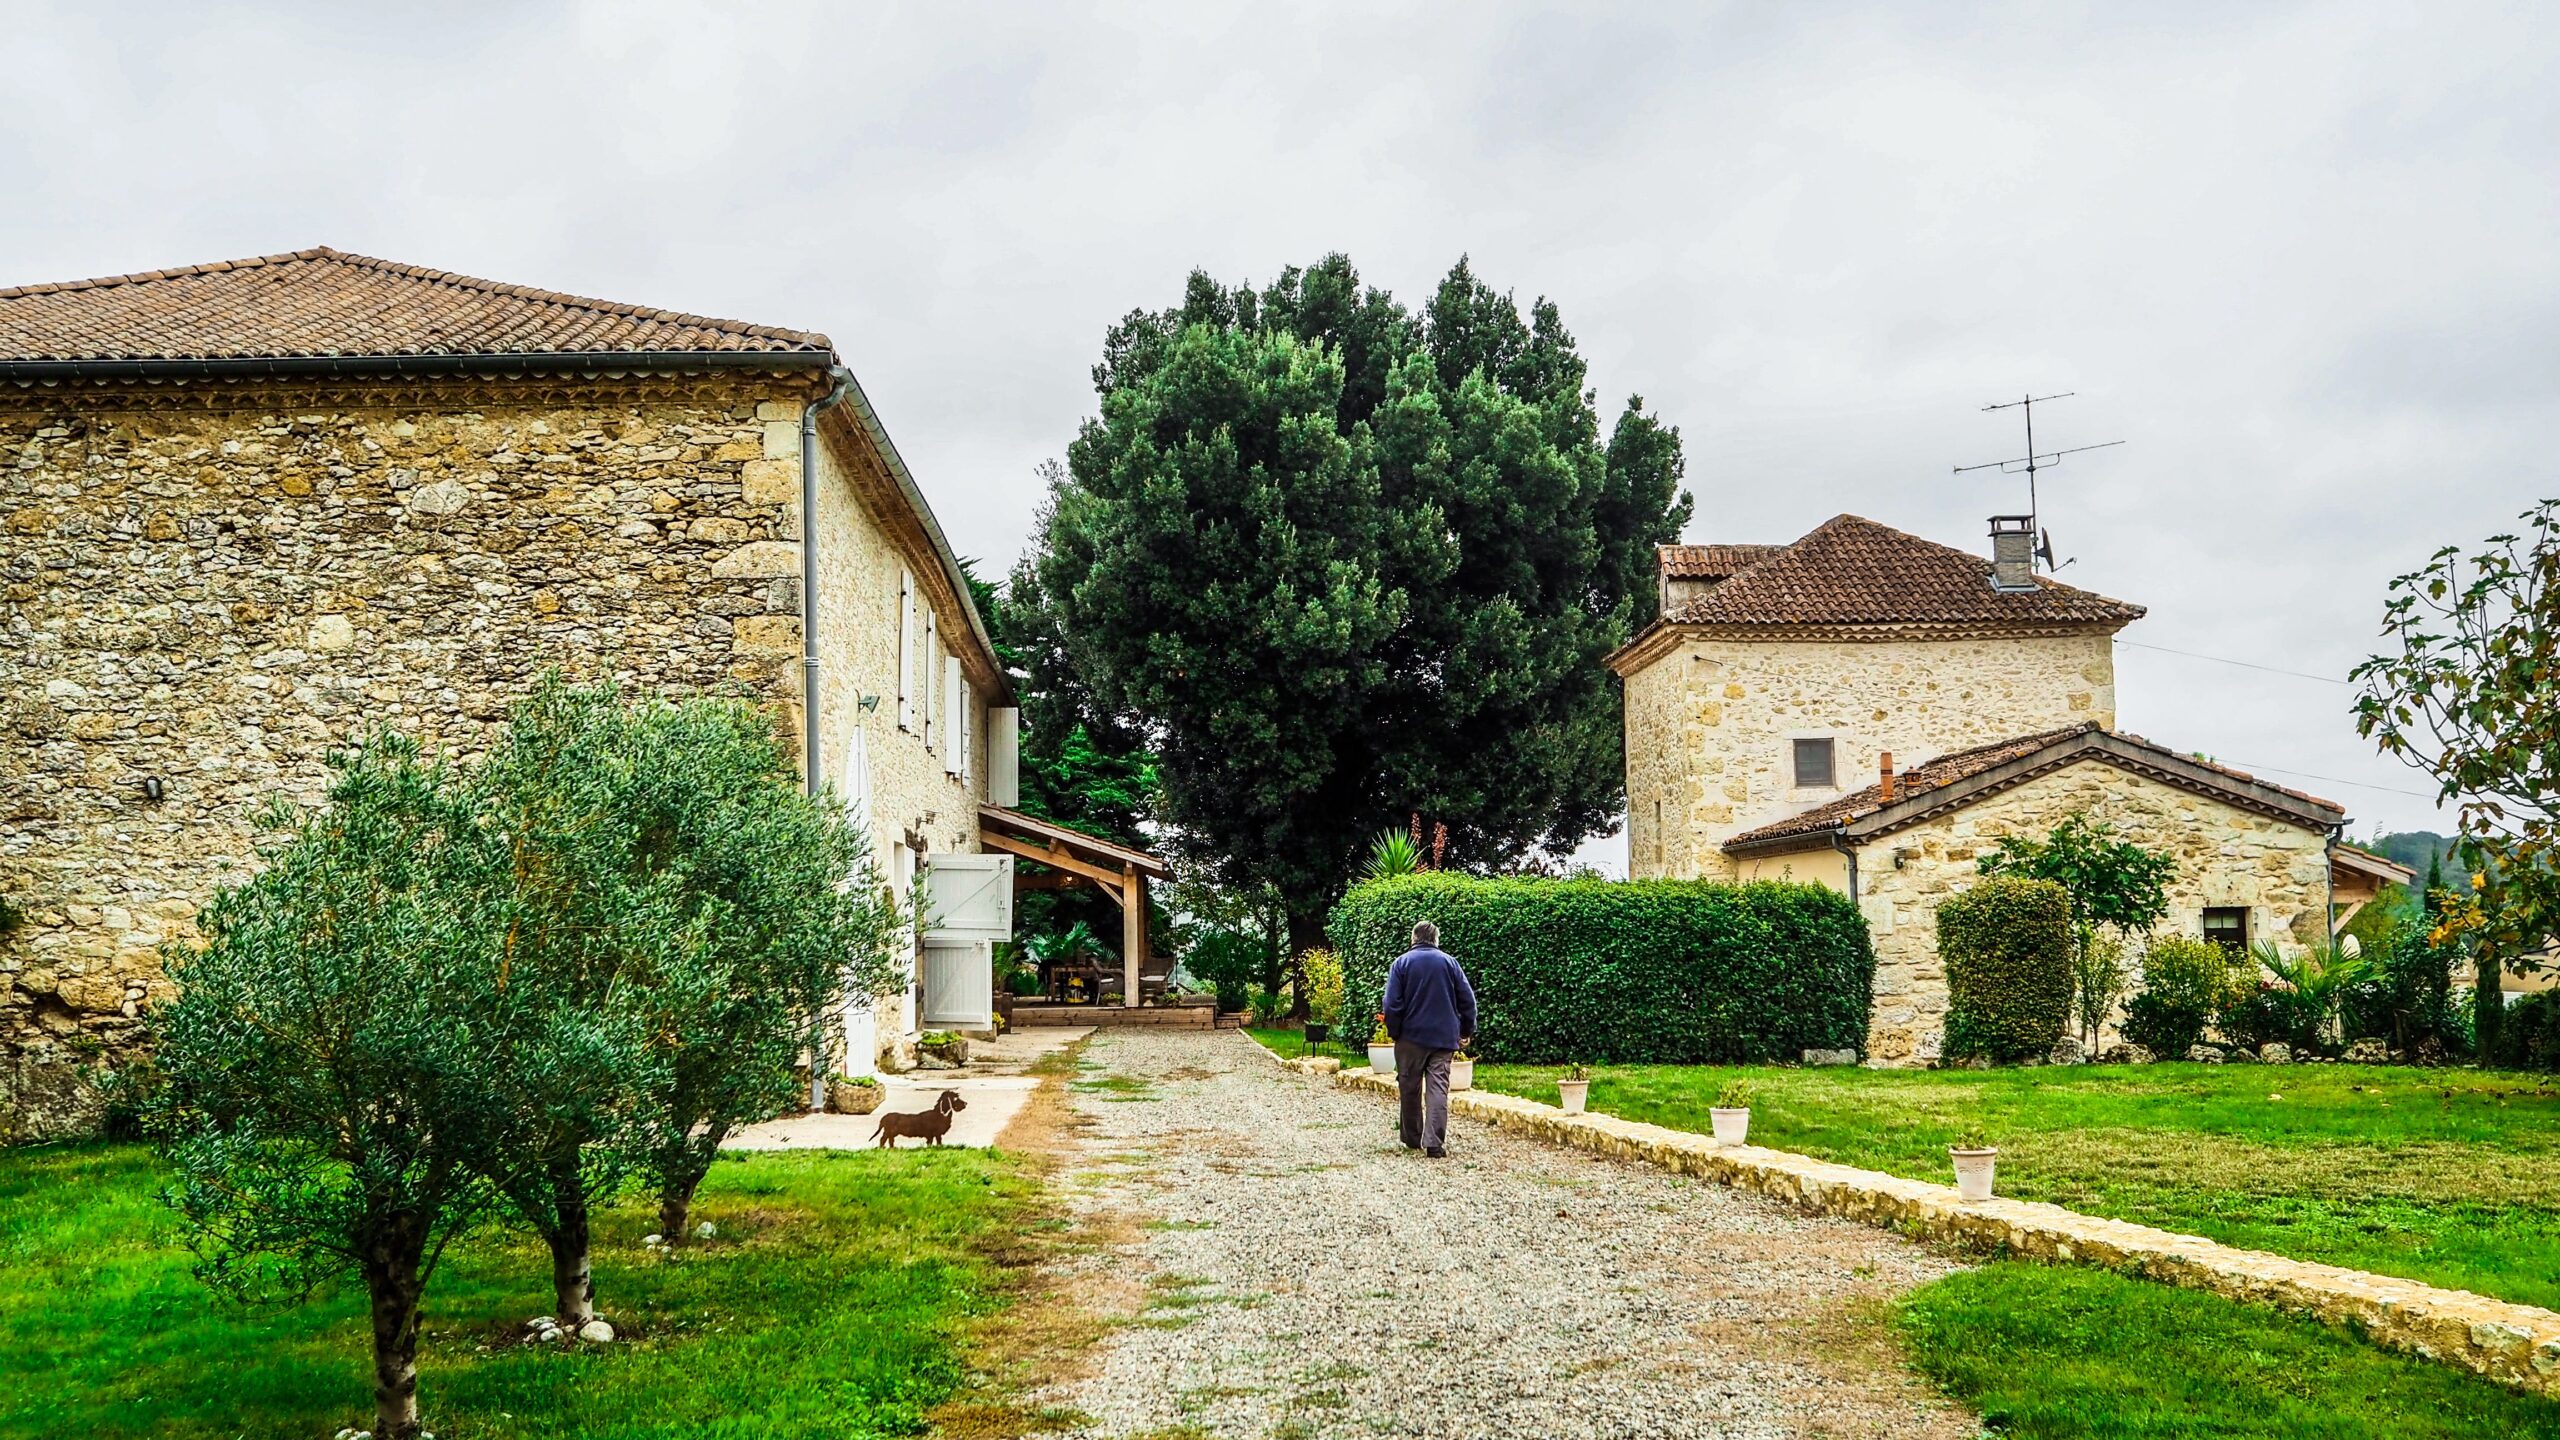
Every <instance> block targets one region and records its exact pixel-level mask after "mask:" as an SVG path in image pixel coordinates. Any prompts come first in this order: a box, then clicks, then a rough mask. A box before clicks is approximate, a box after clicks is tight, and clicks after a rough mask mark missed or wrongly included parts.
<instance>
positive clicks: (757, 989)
mask: <svg viewBox="0 0 2560 1440" xmlns="http://www.w3.org/2000/svg"><path fill="white" fill-rule="evenodd" d="M478 779H479V782H480V787H481V789H482V792H483V793H484V794H485V795H486V796H487V803H488V807H489V809H490V812H491V814H492V815H493V817H494V818H495V823H496V824H498V825H499V827H500V828H501V829H503V830H504V832H505V833H506V835H507V839H508V845H509V875H510V891H509V903H508V914H507V920H506V928H507V941H506V945H507V951H508V955H509V959H510V962H511V966H512V971H511V979H510V981H509V983H508V984H507V986H506V987H505V993H504V995H503V997H502V999H501V1002H500V1003H499V1004H498V1005H497V1006H495V1007H493V1008H492V1010H491V1011H490V1012H489V1014H488V1025H489V1030H490V1037H491V1046H492V1048H493V1049H495V1050H498V1051H500V1052H502V1053H504V1054H505V1055H506V1056H507V1057H508V1065H507V1069H508V1073H509V1074H510V1076H511V1077H512V1078H513V1082H514V1083H513V1084H512V1086H511V1088H510V1090H509V1092H508V1094H507V1096H506V1097H505V1099H506V1102H507V1104H506V1111H505V1113H506V1114H507V1115H508V1117H509V1120H510V1124H509V1125H508V1127H507V1129H506V1131H505V1133H504V1134H503V1135H501V1136H499V1137H496V1140H495V1143H493V1145H492V1147H491V1150H490V1153H489V1154H488V1155H487V1156H486V1157H484V1158H483V1161H482V1164H483V1167H484V1169H485V1170H486V1172H487V1173H488V1174H489V1175H490V1176H491V1177H492V1179H493V1182H494V1183H496V1184H497V1186H498V1189H499V1193H500V1194H501V1195H502V1196H503V1197H504V1199H505V1201H506V1203H507V1206H508V1208H509V1210H510V1211H512V1212H513V1213H514V1214H515V1215H516V1216H517V1217H518V1218H519V1219H520V1220H521V1221H522V1222H523V1223H524V1224H525V1225H526V1226H527V1227H528V1228H530V1229H532V1230H533V1231H535V1232H536V1233H537V1234H539V1235H541V1236H542V1238H543V1240H544V1241H545V1243H546V1244H547V1245H548V1246H549V1247H550V1250H551V1256H552V1280H553V1290H554V1297H553V1298H554V1303H555V1305H556V1306H557V1310H558V1313H559V1316H560V1319H561V1323H562V1324H564V1325H569V1326H575V1325H578V1324H580V1323H582V1322H584V1321H586V1320H588V1319H591V1318H594V1317H595V1313H596V1312H595V1295H594V1280H593V1269H592V1265H591V1262H590V1255H589V1252H590V1248H591V1246H592V1233H591V1218H590V1217H591V1216H592V1213H593V1211H594V1208H595V1207H596V1205H597V1204H598V1203H599V1202H600V1201H602V1200H603V1199H605V1198H607V1197H608V1196H610V1195H611V1194H612V1193H613V1192H614V1191H615V1190H616V1189H617V1188H619V1186H620V1185H621V1184H622V1182H623V1181H624V1180H625V1179H627V1178H628V1177H630V1176H631V1175H632V1174H633V1173H635V1172H637V1173H639V1174H641V1175H642V1176H643V1177H644V1178H645V1179H647V1180H648V1181H649V1183H650V1184H651V1186H652V1188H653V1189H654V1191H655V1192H656V1194H657V1197H658V1199H659V1201H660V1212H661V1221H662V1225H663V1227H664V1230H665V1233H666V1234H667V1236H668V1238H669V1239H670V1240H671V1241H674V1240H676V1239H678V1238H679V1237H681V1236H682V1234H683V1233H684V1221H685V1216H686V1212H687V1209H688V1207H689V1206H690V1204H691V1202H692V1197H693V1192H694V1190H695V1188H696V1187H697V1186H699V1185H700V1183H701V1180H702V1177H703V1175H704V1174H705V1173H706V1172H707V1171H708V1170H709V1168H710V1165H711V1162H712V1159H713V1158H714V1156H715V1155H716V1154H717V1153H718V1150H719V1147H720V1144H721V1142H722V1141H723V1140H724V1139H726V1138H727V1137H728V1136H729V1134H730V1133H732V1132H733V1131H734V1130H735V1129H736V1128H737V1127H738V1126H740V1125H743V1124H749V1123H753V1122H755V1121H758V1120H763V1119H768V1118H770V1117H772V1116H774V1115H776V1114H779V1113H781V1112H782V1111H784V1110H785V1109H787V1108H789V1107H790V1106H791V1105H792V1104H793V1103H794V1101H795V1098H796V1097H797V1096H798V1095H799V1094H801V1093H802V1092H801V1089H800V1087H799V1085H798V1084H797V1082H796V1080H795V1077H794V1073H793V1068H794V1065H795V1064H796V1063H797V1062H798V1061H800V1060H801V1059H802V1058H803V1057H804V1056H807V1055H808V1054H810V1052H811V1050H812V1048H813V1047H812V1036H813V1032H814V1031H815V1029H816V1027H817V1025H818V1023H819V1022H820V1020H821V1018H822V1017H823V1016H824V1015H826V1014H827V1013H829V1012H831V1011H832V1010H833V1008H834V1007H836V1006H838V1005H840V1004H842V1003H844V1001H845V1000H846V998H847V997H848V995H856V996H859V997H861V998H862V999H863V1000H865V1001H866V1002H867V1000H868V998H869V997H870V996H871V995H873V994H875V993H877V992H878V991H879V990H880V989H882V988H883V987H884V986H885V985H886V984H887V983H888V982H889V980H890V977H891V965H890V960H891V955H892V941H893V938H894V931H895V927H896V925H897V914H898V912H897V909H896V907H895V906H894V905H892V904H891V903H890V902H889V900H888V897H887V896H886V895H885V894H884V893H883V892H882V891H881V889H880V887H879V885H878V884H877V882H876V880H875V879H874V877H873V875H872V871H871V868H870V865H869V862H868V858H867V847H866V846H865V844H864V843H863V841H862V839H861V837H859V836H858V835H856V834H855V833H854V831H853V829H852V827H851V826H849V825H848V824H846V823H845V821H844V819H843V817H842V813H841V809H840V807H838V806H837V804H836V803H835V802H834V801H833V800H832V799H831V798H829V797H824V796H821V797H811V796H808V795H806V794H804V793H803V792H802V789H801V784H800V779H799V775H798V771H797V770H796V769H795V768H794V766H793V763H792V756H791V750H790V748H789V747H788V746H786V745H784V744H783V743H782V742H781V741H780V739H779V738H778V735H777V732H776V729H775V725H774V722H773V718H772V716H771V715H770V714H769V713H768V712H766V711H765V710H762V709H760V708H758V707H757V706H755V705H754V704H752V703H750V702H748V701H746V700H744V699H737V698H696V699H689V700H684V701H681V702H670V701H665V700H657V699H646V700H638V701H633V700H630V699H627V698H626V697H625V696H624V695H623V694H622V693H621V691H620V690H619V688H618V687H616V686H615V685H613V684H611V683H609V682H608V683H603V684H598V685H593V686H585V687H576V686H571V685H568V684H566V683H564V682H562V681H561V680H560V679H559V678H558V677H556V676H550V677H545V679H544V680H543V682H542V683H541V684H540V685H538V686H537V687H536V688H535V690H534V691H533V693H532V694H531V695H529V696H528V697H527V698H526V699H525V700H524V701H523V702H521V703H520V704H519V705H517V706H516V708H515V710H514V712H513V714H512V716H511V718H510V724H509V727H508V734H507V737H506V739H505V741H504V743H502V744H501V745H500V746H498V747H497V748H496V749H495V750H494V751H493V752H492V753H491V754H490V756H489V757H488V759H487V761H486V762H485V763H484V764H483V765H482V766H481V767H480V771H479V776H478Z"/></svg>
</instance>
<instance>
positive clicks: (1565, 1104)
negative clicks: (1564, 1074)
mask: <svg viewBox="0 0 2560 1440" xmlns="http://www.w3.org/2000/svg"><path fill="white" fill-rule="evenodd" d="M1590 1098H1591V1082H1590V1081H1588V1080H1559V1081H1557V1082H1556V1107H1557V1108H1558V1109H1560V1110H1562V1111H1564V1113H1566V1114H1567V1115H1579V1114H1581V1113H1582V1106H1583V1104H1584V1102H1585V1101H1588V1100H1589V1099H1590Z"/></svg>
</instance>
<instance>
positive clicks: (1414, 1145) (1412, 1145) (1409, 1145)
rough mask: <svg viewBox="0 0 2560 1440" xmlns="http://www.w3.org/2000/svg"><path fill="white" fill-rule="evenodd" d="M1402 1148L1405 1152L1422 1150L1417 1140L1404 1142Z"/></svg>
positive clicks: (1420, 1143)
mask: <svg viewBox="0 0 2560 1440" xmlns="http://www.w3.org/2000/svg"><path fill="white" fill-rule="evenodd" d="M1404 1148H1406V1149H1407V1150H1419V1149H1421V1148H1422V1142H1421V1141H1419V1140H1407V1141H1405V1142H1404Z"/></svg>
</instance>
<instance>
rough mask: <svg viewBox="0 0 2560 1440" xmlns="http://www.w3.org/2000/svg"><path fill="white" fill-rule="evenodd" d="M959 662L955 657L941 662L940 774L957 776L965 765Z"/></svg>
mask: <svg viewBox="0 0 2560 1440" xmlns="http://www.w3.org/2000/svg"><path fill="white" fill-rule="evenodd" d="M959 715H960V661H959V660H958V658H957V657H953V658H950V659H946V660H944V661H943V662H942V735H943V742H944V743H943V746H942V773H943V774H945V775H957V774H959V773H960V770H961V766H962V765H963V764H965V763H966V762H964V761H963V760H962V759H961V758H960V744H961V735H962V731H961V728H960V720H959Z"/></svg>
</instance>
